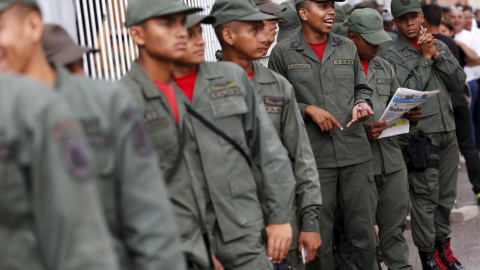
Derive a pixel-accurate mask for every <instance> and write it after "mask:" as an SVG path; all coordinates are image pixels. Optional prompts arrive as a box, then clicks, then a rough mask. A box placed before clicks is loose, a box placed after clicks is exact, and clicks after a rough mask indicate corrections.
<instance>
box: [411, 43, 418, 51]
mask: <svg viewBox="0 0 480 270" xmlns="http://www.w3.org/2000/svg"><path fill="white" fill-rule="evenodd" d="M410 44H412V45H413V47H415V48H417V50H420V46H418V42H417V41H414V42H410Z"/></svg>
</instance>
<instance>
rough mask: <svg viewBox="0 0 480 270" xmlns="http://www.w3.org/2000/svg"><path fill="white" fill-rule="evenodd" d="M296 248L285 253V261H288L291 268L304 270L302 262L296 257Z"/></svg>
mask: <svg viewBox="0 0 480 270" xmlns="http://www.w3.org/2000/svg"><path fill="white" fill-rule="evenodd" d="M298 254H299V253H298V249H291V250H290V251H289V252H288V255H287V261H288V262H289V263H290V266H291V267H292V268H291V269H292V270H304V269H305V266H303V264H302V259H300V257H298Z"/></svg>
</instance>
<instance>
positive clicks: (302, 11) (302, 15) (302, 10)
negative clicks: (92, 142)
mask: <svg viewBox="0 0 480 270" xmlns="http://www.w3.org/2000/svg"><path fill="white" fill-rule="evenodd" d="M298 16H300V19H301V20H302V21H308V10H307V9H306V8H300V9H299V10H298Z"/></svg>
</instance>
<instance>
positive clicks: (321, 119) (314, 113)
mask: <svg viewBox="0 0 480 270" xmlns="http://www.w3.org/2000/svg"><path fill="white" fill-rule="evenodd" d="M305 115H307V116H310V118H312V120H313V122H315V124H317V126H318V127H319V128H320V130H322V133H329V134H330V136H332V135H333V127H334V126H336V127H338V128H339V129H340V130H343V127H342V125H340V123H339V122H338V121H337V119H335V117H333V115H332V114H330V113H329V112H327V111H325V110H322V109H320V108H318V107H316V106H313V105H308V106H307V107H306V108H305Z"/></svg>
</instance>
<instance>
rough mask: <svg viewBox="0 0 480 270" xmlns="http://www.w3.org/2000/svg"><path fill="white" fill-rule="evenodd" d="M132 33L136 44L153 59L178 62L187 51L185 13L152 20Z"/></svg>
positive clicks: (134, 29) (133, 28) (137, 27)
mask: <svg viewBox="0 0 480 270" xmlns="http://www.w3.org/2000/svg"><path fill="white" fill-rule="evenodd" d="M130 31H131V33H132V37H133V39H134V41H135V43H137V45H138V46H139V47H141V48H142V49H143V50H144V51H145V53H146V54H148V55H149V56H150V57H152V58H155V59H158V60H161V61H177V60H179V59H181V58H182V57H183V56H184V55H185V53H186V51H187V41H188V35H187V29H186V28H185V14H184V13H176V14H172V15H167V16H162V17H158V18H152V19H149V20H147V21H145V22H144V23H143V24H142V25H141V26H135V27H132V28H131V29H130Z"/></svg>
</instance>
